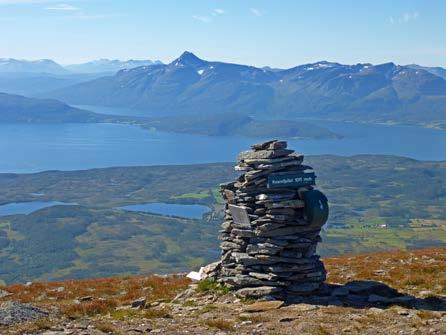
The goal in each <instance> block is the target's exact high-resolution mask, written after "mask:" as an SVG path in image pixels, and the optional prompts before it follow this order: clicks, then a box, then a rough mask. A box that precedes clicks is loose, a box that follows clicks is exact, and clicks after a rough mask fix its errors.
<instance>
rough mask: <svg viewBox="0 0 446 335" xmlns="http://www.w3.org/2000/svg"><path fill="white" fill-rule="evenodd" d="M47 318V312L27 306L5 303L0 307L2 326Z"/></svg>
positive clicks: (0, 323)
mask: <svg viewBox="0 0 446 335" xmlns="http://www.w3.org/2000/svg"><path fill="white" fill-rule="evenodd" d="M48 316H49V312H48V311H46V310H44V309H41V308H37V307H34V306H32V305H29V304H21V303H18V302H15V301H7V302H4V303H2V304H1V305H0V325H3V326H13V325H16V324H19V323H23V322H30V321H35V320H39V319H43V318H47V317H48Z"/></svg>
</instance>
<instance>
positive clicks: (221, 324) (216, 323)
mask: <svg viewBox="0 0 446 335" xmlns="http://www.w3.org/2000/svg"><path fill="white" fill-rule="evenodd" d="M204 324H205V325H206V326H208V327H211V328H218V329H220V330H232V329H233V328H234V323H233V322H231V321H228V320H221V319H215V320H206V321H204Z"/></svg>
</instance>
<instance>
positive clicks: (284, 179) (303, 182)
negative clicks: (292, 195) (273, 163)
mask: <svg viewBox="0 0 446 335" xmlns="http://www.w3.org/2000/svg"><path fill="white" fill-rule="evenodd" d="M308 185H316V175H315V174H314V172H282V173H274V174H271V175H269V176H268V188H280V187H283V188H285V187H287V188H294V187H301V186H308Z"/></svg>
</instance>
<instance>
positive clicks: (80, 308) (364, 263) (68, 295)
mask: <svg viewBox="0 0 446 335" xmlns="http://www.w3.org/2000/svg"><path fill="white" fill-rule="evenodd" d="M445 255H446V249H445V248H436V249H422V250H417V251H411V252H404V251H397V252H382V253H375V254H366V255H358V256H342V257H335V258H324V259H323V260H324V263H325V264H326V267H327V270H328V279H327V282H329V283H338V284H342V283H346V282H349V281H352V280H375V281H380V282H383V283H385V284H387V285H389V286H390V287H393V288H395V289H397V290H398V291H400V292H401V293H404V294H406V295H411V296H415V297H418V298H425V299H424V301H425V302H427V303H429V301H430V302H432V305H433V306H435V301H436V300H435V299H437V301H438V297H441V296H443V297H444V296H445V295H446V278H445V276H444V273H445V271H446V258H445ZM188 284H189V281H188V280H187V279H185V278H184V277H167V278H162V277H153V276H150V277H120V278H103V279H88V280H77V281H72V280H70V281H63V282H51V283H33V284H32V285H30V286H26V285H18V284H17V285H10V286H7V287H4V288H3V289H5V290H6V291H7V292H10V293H12V295H10V296H8V297H6V298H3V299H0V302H1V301H5V300H11V299H13V300H16V301H20V302H25V303H33V304H35V305H38V306H41V307H44V308H50V309H51V310H54V309H56V311H57V312H56V313H55V314H53V316H51V317H50V319H48V320H43V321H39V322H35V323H30V324H24V325H20V326H17V327H14V328H12V327H11V328H6V327H3V328H1V326H0V332H1V333H2V334H23V333H25V332H27V333H30V332H37V331H44V330H45V329H48V328H51V327H53V328H54V329H64V328H70V329H74V331H75V333H76V334H77V331H79V328H76V327H78V326H79V327H80V325H83V326H84V327H86V325H89V328H88V329H89V330H90V331H91V332H93V331H94V333H95V334H96V333H98V334H102V332H104V333H107V332H112V333H113V334H130V333H132V332H131V329H135V327H138V326H140V325H141V324H145V325H148V326H149V327H150V328H151V329H157V331H158V332H159V333H162V334H178V330H179V329H181V331H184V332H186V331H188V332H189V333H194V334H215V333H216V332H217V331H219V330H224V331H225V332H228V333H231V334H253V333H254V332H260V333H261V334H271V335H272V334H294V333H295V332H296V331H299V334H340V333H349V334H400V333H403V334H408V333H414V334H425V333H427V332H429V333H434V334H440V333H442V331H441V329H443V330H445V328H444V325H445V323H444V320H445V317H444V311H443V312H441V310H442V309H435V308H432V309H431V310H426V309H423V308H417V309H406V308H404V307H401V306H393V307H390V308H388V309H380V308H371V309H369V308H366V309H355V308H351V307H341V306H321V307H317V306H311V305H305V304H302V305H296V306H289V307H285V308H283V307H282V308H281V309H278V310H273V311H269V312H268V311H266V312H260V313H251V314H247V313H242V312H243V311H244V310H245V308H247V304H249V303H252V301H246V302H240V301H238V302H232V303H231V304H228V303H227V302H226V303H225V302H224V301H226V300H231V298H230V297H229V298H226V297H225V296H223V297H220V298H218V295H219V294H221V292H220V293H219V294H217V297H216V296H215V294H216V293H212V292H205V297H202V298H200V295H198V297H196V298H190V299H189V300H186V301H184V302H182V303H181V302H177V303H169V301H170V300H171V299H173V298H174V297H175V296H176V294H177V293H178V292H179V291H181V290H184V289H185V288H187V286H188ZM209 293H210V294H211V298H210V299H209V298H207V297H209ZM206 294H207V297H206ZM86 296H88V297H90V298H89V299H86V300H85V301H82V302H76V301H75V299H79V298H80V297H86ZM140 297H145V298H147V302H148V305H150V306H151V307H148V308H146V309H143V310H128V309H120V307H121V306H123V305H125V304H128V303H130V302H132V301H133V300H134V299H137V298H140ZM434 297H436V298H434ZM221 301H223V303H222V302H221ZM160 302H161V304H160ZM166 302H167V303H166ZM437 310H439V311H440V312H437ZM309 320H311V322H308V321H309ZM244 321H245V322H244ZM246 321H248V322H246ZM304 324H305V327H303V325H304ZM297 327H299V328H297ZM76 329H78V330H76ZM345 329H348V330H345ZM429 329H434V330H435V331H436V332H435V331H429Z"/></svg>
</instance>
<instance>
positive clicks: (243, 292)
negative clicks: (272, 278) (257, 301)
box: [235, 286, 282, 298]
mask: <svg viewBox="0 0 446 335" xmlns="http://www.w3.org/2000/svg"><path fill="white" fill-rule="evenodd" d="M281 291H282V288H280V287H274V286H259V287H245V288H242V289H240V290H237V291H236V292H235V295H236V296H238V297H240V298H247V297H249V298H260V297H263V296H266V295H271V294H274V293H278V292H281Z"/></svg>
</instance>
